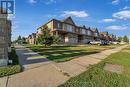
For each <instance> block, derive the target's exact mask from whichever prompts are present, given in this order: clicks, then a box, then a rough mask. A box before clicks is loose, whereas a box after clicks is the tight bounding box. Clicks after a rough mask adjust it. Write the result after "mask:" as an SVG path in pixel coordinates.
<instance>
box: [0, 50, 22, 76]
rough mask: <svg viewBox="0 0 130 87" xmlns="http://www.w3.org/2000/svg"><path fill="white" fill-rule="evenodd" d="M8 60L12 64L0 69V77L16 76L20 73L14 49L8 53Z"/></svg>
mask: <svg viewBox="0 0 130 87" xmlns="http://www.w3.org/2000/svg"><path fill="white" fill-rule="evenodd" d="M8 56H9V59H10V60H13V63H12V64H9V65H8V66H4V67H0V77H3V76H8V75H12V74H16V73H19V72H20V66H19V61H18V56H17V55H16V52H15V48H12V51H11V52H10V53H9V55H8Z"/></svg>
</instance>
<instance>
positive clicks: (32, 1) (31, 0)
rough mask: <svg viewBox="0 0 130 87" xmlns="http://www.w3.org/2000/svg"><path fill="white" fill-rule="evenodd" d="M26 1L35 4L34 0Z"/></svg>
mask: <svg viewBox="0 0 130 87" xmlns="http://www.w3.org/2000/svg"><path fill="white" fill-rule="evenodd" d="M28 2H29V3H30V4H35V3H36V0H28Z"/></svg>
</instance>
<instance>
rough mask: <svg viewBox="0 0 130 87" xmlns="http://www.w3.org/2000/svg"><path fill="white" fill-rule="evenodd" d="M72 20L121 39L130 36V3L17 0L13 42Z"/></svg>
mask: <svg viewBox="0 0 130 87" xmlns="http://www.w3.org/2000/svg"><path fill="white" fill-rule="evenodd" d="M68 16H71V17H72V19H73V20H74V22H75V24H76V25H86V27H91V28H98V30H99V31H101V32H103V31H108V32H109V33H111V34H115V35H117V36H123V35H130V0H15V14H14V15H13V16H11V17H10V19H11V20H12V40H14V39H16V38H17V37H18V36H19V35H21V36H25V37H26V36H28V35H29V34H31V33H33V32H36V30H37V28H38V27H39V26H41V25H43V24H44V23H46V22H47V21H48V20H50V19H52V18H55V19H59V20H62V19H65V18H66V17H68Z"/></svg>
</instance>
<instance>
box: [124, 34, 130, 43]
mask: <svg viewBox="0 0 130 87" xmlns="http://www.w3.org/2000/svg"><path fill="white" fill-rule="evenodd" d="M123 41H124V42H127V43H128V42H129V39H128V37H127V36H126V35H125V36H124V37H123Z"/></svg>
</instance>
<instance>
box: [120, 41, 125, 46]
mask: <svg viewBox="0 0 130 87" xmlns="http://www.w3.org/2000/svg"><path fill="white" fill-rule="evenodd" d="M119 44H122V45H123V44H127V43H126V42H123V41H122V42H120V43H119Z"/></svg>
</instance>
